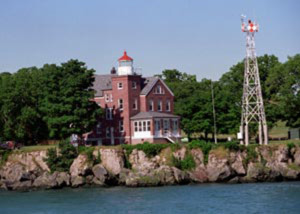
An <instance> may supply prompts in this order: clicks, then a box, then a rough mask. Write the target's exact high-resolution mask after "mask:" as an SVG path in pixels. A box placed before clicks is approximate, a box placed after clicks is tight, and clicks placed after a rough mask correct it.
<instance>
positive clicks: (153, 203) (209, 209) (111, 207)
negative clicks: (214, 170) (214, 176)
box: [0, 182, 300, 214]
mask: <svg viewBox="0 0 300 214" xmlns="http://www.w3.org/2000/svg"><path fill="white" fill-rule="evenodd" d="M0 213H1V214H6V213H9V214H15V213H22V214H25V213H49V214H52V213H72V214H76V213H129V214H135V213H142V214H144V213H172V214H174V213H189V214H193V213H241V214H242V213H268V214H271V213H272V214H274V213H289V214H290V213H300V182H282V183H256V184H201V185H187V186H168V187H153V188H152V187H151V188H126V187H113V188H79V189H70V188H68V189H61V190H48V191H33V192H8V191H0Z"/></svg>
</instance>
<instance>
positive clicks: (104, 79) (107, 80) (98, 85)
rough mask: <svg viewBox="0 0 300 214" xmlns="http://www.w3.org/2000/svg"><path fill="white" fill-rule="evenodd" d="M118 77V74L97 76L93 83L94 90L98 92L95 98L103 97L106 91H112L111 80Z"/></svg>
mask: <svg viewBox="0 0 300 214" xmlns="http://www.w3.org/2000/svg"><path fill="white" fill-rule="evenodd" d="M113 76H116V74H108V75H97V74H95V76H94V77H95V81H94V83H93V87H92V88H93V89H94V90H95V91H96V94H95V96H96V97H101V96H103V91H104V90H111V89H112V85H111V78H112V77H113Z"/></svg>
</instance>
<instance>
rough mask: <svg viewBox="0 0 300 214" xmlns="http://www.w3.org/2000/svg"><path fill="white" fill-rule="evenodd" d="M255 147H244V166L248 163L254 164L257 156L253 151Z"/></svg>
mask: <svg viewBox="0 0 300 214" xmlns="http://www.w3.org/2000/svg"><path fill="white" fill-rule="evenodd" d="M256 147H257V145H249V146H248V147H246V149H247V157H246V158H245V159H244V164H246V165H247V164H248V163H249V162H251V161H252V162H255V161H256V160H257V158H258V154H257V152H256V150H255V148H256Z"/></svg>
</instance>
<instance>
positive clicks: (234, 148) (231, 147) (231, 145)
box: [224, 142, 240, 151]
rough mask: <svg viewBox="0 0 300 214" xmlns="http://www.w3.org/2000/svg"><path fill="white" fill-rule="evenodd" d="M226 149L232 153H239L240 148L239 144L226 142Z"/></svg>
mask: <svg viewBox="0 0 300 214" xmlns="http://www.w3.org/2000/svg"><path fill="white" fill-rule="evenodd" d="M224 147H225V149H228V150H230V151H239V150H240V146H239V144H238V143H237V142H226V143H224Z"/></svg>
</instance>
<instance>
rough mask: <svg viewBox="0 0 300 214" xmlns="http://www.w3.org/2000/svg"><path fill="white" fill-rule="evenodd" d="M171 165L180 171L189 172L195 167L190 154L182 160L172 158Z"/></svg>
mask: <svg viewBox="0 0 300 214" xmlns="http://www.w3.org/2000/svg"><path fill="white" fill-rule="evenodd" d="M172 163H173V165H174V166H175V167H176V168H178V169H181V170H190V169H194V168H195V167H196V163H195V160H194V157H193V156H192V155H191V154H187V155H186V156H185V158H184V159H183V160H179V159H177V158H175V157H174V156H172Z"/></svg>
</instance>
